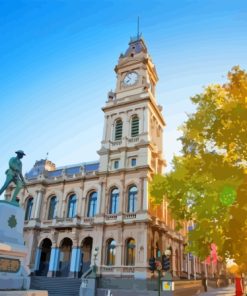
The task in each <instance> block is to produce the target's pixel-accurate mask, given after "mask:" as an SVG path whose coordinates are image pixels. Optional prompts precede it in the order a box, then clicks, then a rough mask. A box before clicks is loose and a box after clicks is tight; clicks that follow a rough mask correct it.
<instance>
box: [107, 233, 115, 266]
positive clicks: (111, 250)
mask: <svg viewBox="0 0 247 296" xmlns="http://www.w3.org/2000/svg"><path fill="white" fill-rule="evenodd" d="M115 258H116V242H115V241H114V240H113V239H110V240H109V241H108V243H107V256H106V265H115Z"/></svg>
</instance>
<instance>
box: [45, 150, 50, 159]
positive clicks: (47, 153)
mask: <svg viewBox="0 0 247 296" xmlns="http://www.w3.org/2000/svg"><path fill="white" fill-rule="evenodd" d="M48 155H49V152H46V159H45V160H47V159H48Z"/></svg>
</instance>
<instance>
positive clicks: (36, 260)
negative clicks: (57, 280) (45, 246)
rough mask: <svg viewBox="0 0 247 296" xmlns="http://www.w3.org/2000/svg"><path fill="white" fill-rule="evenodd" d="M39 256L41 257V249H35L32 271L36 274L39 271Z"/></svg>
mask: <svg viewBox="0 0 247 296" xmlns="http://www.w3.org/2000/svg"><path fill="white" fill-rule="evenodd" d="M40 256H41V248H37V249H36V253H35V261H34V269H33V270H34V272H37V271H38V270H39V264H40Z"/></svg>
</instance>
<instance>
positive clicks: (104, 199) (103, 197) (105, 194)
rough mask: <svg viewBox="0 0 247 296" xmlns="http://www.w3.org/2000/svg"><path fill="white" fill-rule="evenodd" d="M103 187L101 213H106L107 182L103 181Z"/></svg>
mask: <svg viewBox="0 0 247 296" xmlns="http://www.w3.org/2000/svg"><path fill="white" fill-rule="evenodd" d="M102 186H103V187H102V188H101V190H102V191H101V195H102V198H101V210H100V211H101V213H102V214H105V213H106V199H107V195H108V190H107V189H106V182H102Z"/></svg>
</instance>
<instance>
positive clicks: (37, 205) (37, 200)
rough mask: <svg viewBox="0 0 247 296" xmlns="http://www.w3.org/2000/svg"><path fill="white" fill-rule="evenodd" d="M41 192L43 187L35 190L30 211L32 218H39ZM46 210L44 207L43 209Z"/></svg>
mask: <svg viewBox="0 0 247 296" xmlns="http://www.w3.org/2000/svg"><path fill="white" fill-rule="evenodd" d="M43 193H44V189H40V190H37V191H36V194H37V195H36V198H35V199H34V207H33V211H32V216H31V217H32V218H33V219H40V210H41V204H42V199H43ZM43 210H46V209H43Z"/></svg>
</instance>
